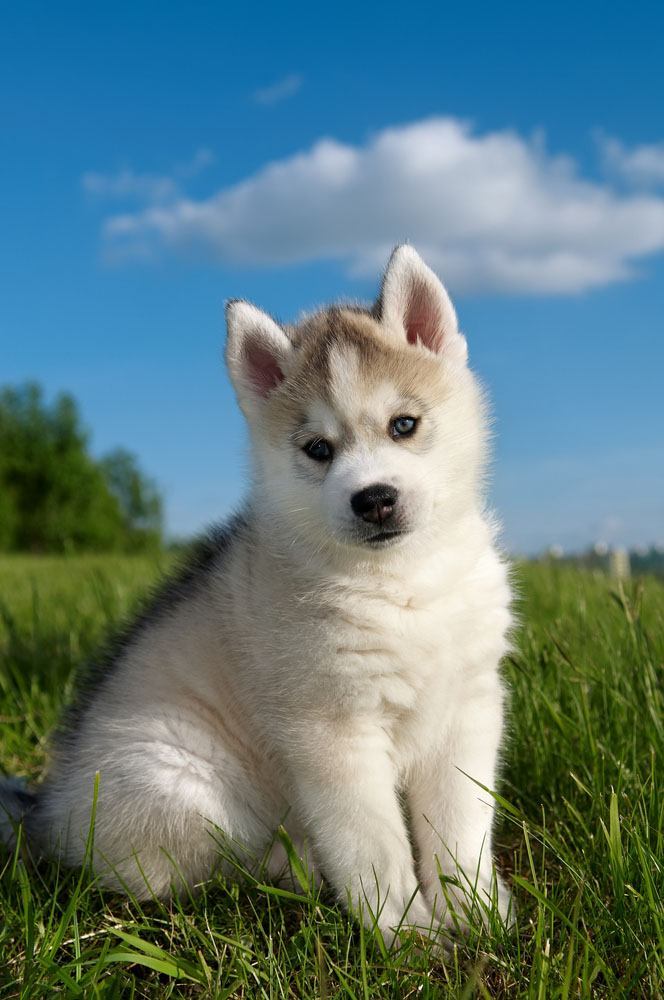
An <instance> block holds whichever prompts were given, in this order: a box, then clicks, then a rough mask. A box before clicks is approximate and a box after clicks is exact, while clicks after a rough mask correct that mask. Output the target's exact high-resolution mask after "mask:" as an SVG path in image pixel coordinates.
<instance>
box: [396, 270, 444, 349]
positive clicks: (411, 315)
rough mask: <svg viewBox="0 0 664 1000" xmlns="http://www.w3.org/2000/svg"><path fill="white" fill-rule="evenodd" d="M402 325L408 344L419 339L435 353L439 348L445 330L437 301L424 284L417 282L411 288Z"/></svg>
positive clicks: (441, 344)
mask: <svg viewBox="0 0 664 1000" xmlns="http://www.w3.org/2000/svg"><path fill="white" fill-rule="evenodd" d="M404 326H405V328H406V337H407V338H408V343H409V344H416V343H417V341H418V340H419V341H420V342H421V343H422V344H424V346H425V347H428V348H429V350H430V351H433V352H434V353H435V354H437V353H438V352H439V351H440V350H441V348H442V346H443V338H444V333H445V331H444V330H443V324H442V322H441V318H440V312H439V310H438V306H437V303H436V302H435V300H434V299H433V297H432V295H431V293H430V291H429V289H428V288H427V287H426V285H423V284H419V283H418V284H417V285H415V287H414V288H413V291H412V293H411V296H410V300H409V302H408V308H407V310H406V315H405V317H404Z"/></svg>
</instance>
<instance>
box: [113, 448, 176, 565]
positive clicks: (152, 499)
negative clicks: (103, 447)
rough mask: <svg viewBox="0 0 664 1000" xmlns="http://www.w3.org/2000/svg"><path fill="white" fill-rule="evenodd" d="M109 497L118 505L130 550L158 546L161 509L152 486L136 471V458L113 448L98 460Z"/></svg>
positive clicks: (123, 450)
mask: <svg viewBox="0 0 664 1000" xmlns="http://www.w3.org/2000/svg"><path fill="white" fill-rule="evenodd" d="M101 468H102V471H103V473H104V476H105V477H106V482H107V483H108V486H109V488H110V490H111V493H112V494H113V496H114V497H115V498H116V500H117V501H118V503H119V504H120V510H121V511H122V517H123V521H124V526H125V531H126V533H127V538H128V539H129V540H130V542H131V544H132V547H134V548H149V547H153V546H156V545H159V544H160V543H161V533H162V526H163V509H162V508H163V505H162V500H161V496H160V494H159V491H158V489H157V486H156V484H155V483H154V481H153V480H152V479H149V478H148V477H147V476H144V475H143V473H142V472H141V470H140V469H139V468H138V463H137V461H136V456H135V455H132V453H131V452H129V451H126V450H125V449H124V448H116V449H115V450H114V451H112V452H109V454H108V455H106V456H105V457H104V458H103V459H102V460H101Z"/></svg>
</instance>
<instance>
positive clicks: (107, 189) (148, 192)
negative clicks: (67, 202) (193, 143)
mask: <svg viewBox="0 0 664 1000" xmlns="http://www.w3.org/2000/svg"><path fill="white" fill-rule="evenodd" d="M214 161H215V156H214V153H213V152H212V151H211V150H209V149H205V148H201V149H197V150H196V152H195V153H194V155H193V156H192V157H191V159H190V160H187V161H185V162H184V163H178V164H177V165H176V166H175V167H173V170H172V174H173V176H168V175H164V176H162V175H159V174H139V173H136V172H135V171H133V170H130V169H129V168H125V169H123V170H119V171H118V172H117V173H115V174H100V173H96V172H94V171H89V172H88V173H86V174H83V177H82V183H83V187H84V189H85V191H87V193H88V194H91V195H95V196H96V197H98V198H107V199H110V200H114V201H127V200H136V201H149V202H166V201H172V200H173V199H174V198H177V197H179V196H180V195H181V191H180V186H179V184H178V181H177V180H176V179H175V178H180V179H182V180H185V179H189V178H191V177H195V176H196V175H197V174H200V173H201V171H202V170H205V168H206V167H209V166H210V164H212V163H214Z"/></svg>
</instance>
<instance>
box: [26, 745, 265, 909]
mask: <svg viewBox="0 0 664 1000" xmlns="http://www.w3.org/2000/svg"><path fill="white" fill-rule="evenodd" d="M134 737H135V734H134ZM118 743H119V744H120V745H121V746H122V751H121V753H119V752H117V751H116V752H115V753H113V752H112V751H111V750H110V748H109V747H108V746H104V747H101V748H100V747H97V748H96V749H95V748H94V747H92V746H90V745H87V746H86V745H85V744H83V745H82V746H80V747H79V748H78V751H77V754H76V756H74V757H73V759H72V758H70V759H69V761H68V764H67V767H66V768H63V767H60V768H57V769H56V771H55V773H54V774H53V775H52V777H51V778H50V779H49V781H48V782H47V784H46V785H45V786H44V787H43V788H42V789H41V790H40V794H39V797H38V803H37V808H36V809H35V810H34V812H33V813H32V814H31V815H30V817H29V821H30V826H29V829H28V834H29V836H30V835H32V837H33V839H34V840H36V841H37V842H39V843H40V844H41V845H42V846H43V847H44V848H45V849H46V850H47V851H55V852H56V853H58V854H59V855H60V856H61V857H62V858H63V860H64V861H65V862H66V863H68V864H72V865H80V864H81V863H82V862H83V861H84V859H85V856H86V841H87V839H88V833H89V830H90V821H91V815H92V808H93V792H94V785H95V768H94V766H90V764H89V763H88V761H94V762H95V763H96V765H97V768H96V769H97V770H98V773H99V779H98V798H97V802H96V812H95V823H94V831H93V843H94V855H93V865H94V868H95V870H96V871H98V872H99V874H100V875H101V878H102V881H103V882H104V884H106V885H108V886H110V887H113V888H118V889H124V888H125V887H126V888H127V889H129V890H130V891H131V892H133V893H135V894H136V895H137V896H138V897H139V898H148V897H150V896H152V895H155V896H159V897H166V896H168V895H169V894H170V893H171V891H172V889H176V890H178V889H182V888H185V887H192V886H194V885H195V884H196V883H198V882H201V881H203V880H205V879H207V878H209V877H210V875H211V874H212V873H213V871H214V869H215V868H217V867H218V866H219V863H220V843H219V841H220V838H221V839H222V840H224V841H225V843H224V844H223V845H222V846H223V848H224V850H225V849H226V848H228V849H230V851H231V852H232V853H234V854H236V855H237V856H238V859H239V860H240V861H241V862H242V863H243V864H246V865H247V866H249V867H251V866H253V864H254V863H255V862H256V861H257V860H258V859H260V857H261V855H262V853H263V852H264V850H265V847H266V845H267V844H268V843H269V842H270V839H271V836H272V834H273V831H274V829H275V828H276V826H277V824H278V823H279V820H280V818H281V816H280V815H279V811H278V808H277V806H276V804H275V803H273V802H271V801H270V798H269V796H267V795H265V796H263V795H261V793H260V791H259V789H258V788H257V784H256V781H255V779H254V776H253V775H252V774H251V773H250V772H249V771H248V770H247V769H245V767H244V766H243V764H242V763H241V762H239V761H238V760H237V759H234V758H233V757H232V756H231V755H230V754H228V753H224V752H223V750H221V749H218V750H217V752H216V754H215V756H214V760H213V761H212V760H211V758H210V756H207V757H206V756H205V755H204V754H203V753H202V752H201V740H200V734H198V739H197V741H196V743H195V746H196V752H194V751H192V749H191V748H190V747H188V746H187V745H186V744H182V743H178V744H174V743H173V742H169V741H168V740H166V739H164V738H161V739H157V738H151V739H147V740H144V739H142V740H136V739H135V738H134V740H133V741H130V740H129V738H128V737H127V736H126V734H125V736H124V738H122V739H118Z"/></svg>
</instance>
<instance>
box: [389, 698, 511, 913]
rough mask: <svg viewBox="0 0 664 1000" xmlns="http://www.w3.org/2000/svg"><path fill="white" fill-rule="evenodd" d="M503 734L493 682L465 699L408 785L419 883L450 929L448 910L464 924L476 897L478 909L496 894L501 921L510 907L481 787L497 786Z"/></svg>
mask: <svg viewBox="0 0 664 1000" xmlns="http://www.w3.org/2000/svg"><path fill="white" fill-rule="evenodd" d="M501 732H502V694H501V690H500V685H499V683H498V681H497V679H496V681H495V683H494V682H490V683H488V684H487V685H486V686H485V687H484V688H483V689H482V690H481V691H480V692H479V693H478V695H477V696H476V697H474V698H473V699H472V701H470V700H467V701H466V702H465V704H464V706H463V707H462V709H461V710H460V711H459V713H458V715H457V717H456V718H455V720H454V722H453V724H452V728H451V730H450V731H449V732H448V733H447V734H446V740H445V744H444V745H442V746H441V747H440V749H439V751H438V752H437V753H435V754H433V755H431V756H429V757H428V758H427V759H426V760H425V761H423V762H422V763H421V764H420V765H419V767H418V768H417V770H416V771H415V772H414V773H413V774H412V776H411V777H410V780H409V787H408V804H409V810H410V814H411V823H412V829H413V837H414V840H415V844H416V851H417V854H418V863H419V875H420V881H421V884H422V887H423V889H424V893H425V895H426V898H427V899H428V900H429V902H430V903H431V904H432V905H433V906H434V908H435V912H436V918H437V919H439V920H440V919H442V920H444V921H445V922H446V923H448V924H452V923H454V919H453V918H452V916H451V915H450V913H449V906H450V905H451V906H452V907H453V909H454V910H455V911H456V913H457V915H458V917H459V918H460V921H461V923H464V910H465V909H467V908H468V907H469V906H472V902H473V896H474V894H475V893H476V894H477V897H478V899H479V901H480V903H481V904H484V906H488V905H490V902H491V899H492V897H493V896H494V895H496V897H497V905H498V911H499V913H500V915H501V917H502V918H503V919H506V918H507V917H508V911H509V910H510V893H509V890H508V889H507V888H506V886H505V885H504V883H503V882H502V881H501V879H500V878H499V877H498V876H497V875H496V873H495V869H494V865H493V860H492V855H491V827H492V823H493V815H494V801H493V799H492V797H491V795H490V794H489V792H485V791H484V789H483V788H481V787H480V784H481V785H484V786H486V787H487V788H489V789H493V788H494V787H495V776H496V761H497V756H498V750H499V746H500V739H501ZM478 782H479V784H478ZM439 870H440V872H441V873H442V875H443V877H444V888H443V886H441V880H440V876H439ZM447 879H450V880H451V881H447ZM456 882H458V883H459V887H458V888H456V887H455V883H456ZM446 895H447V897H448V899H447V900H446V898H445V896H446ZM484 906H480V912H481V913H485V910H484Z"/></svg>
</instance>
